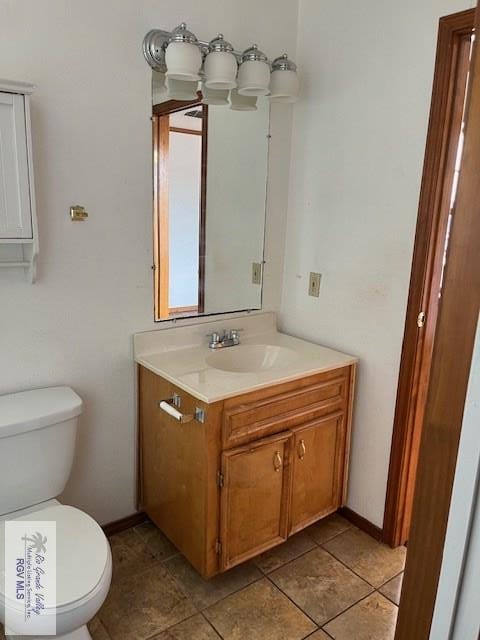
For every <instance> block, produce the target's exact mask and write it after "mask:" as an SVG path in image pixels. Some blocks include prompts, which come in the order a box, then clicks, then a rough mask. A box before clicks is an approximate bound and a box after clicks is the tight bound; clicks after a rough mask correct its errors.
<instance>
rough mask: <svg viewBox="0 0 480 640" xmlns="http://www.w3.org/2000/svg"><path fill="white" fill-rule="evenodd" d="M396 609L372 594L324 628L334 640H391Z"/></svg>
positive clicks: (379, 596)
mask: <svg viewBox="0 0 480 640" xmlns="http://www.w3.org/2000/svg"><path fill="white" fill-rule="evenodd" d="M397 612H398V609H397V607H396V606H395V605H394V604H392V603H391V602H390V600H387V599H386V598H384V597H383V596H382V595H381V594H380V593H373V594H372V595H371V596H368V598H365V600H362V601H361V602H359V603H358V604H356V605H355V606H354V607H352V608H351V609H349V610H348V611H345V613H342V615H340V616H338V618H335V620H332V622H330V623H329V624H327V625H326V626H325V630H326V631H327V633H329V634H330V635H331V636H332V638H334V639H335V640H393V637H394V635H395V625H396V622H397Z"/></svg>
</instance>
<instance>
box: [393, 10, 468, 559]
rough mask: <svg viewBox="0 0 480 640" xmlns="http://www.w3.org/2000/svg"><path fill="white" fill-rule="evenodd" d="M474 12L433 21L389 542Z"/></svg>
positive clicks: (426, 362)
mask: <svg viewBox="0 0 480 640" xmlns="http://www.w3.org/2000/svg"><path fill="white" fill-rule="evenodd" d="M474 18H475V10H474V9H470V10H467V11H462V12H460V13H455V14H453V15H449V16H446V17H444V18H441V19H440V22H439V32H438V43H437V57H436V63H435V74H434V84H433V92H432V102H431V109H430V120H429V126H428V134H427V143H426V151H425V160H424V169H423V177H422V186H421V192H420V200H419V211H418V219H417V228H416V234H415V248H414V254H413V262H412V272H411V279H410V290H409V295H408V304H407V313H406V321H405V331H404V338H403V346H402V356H401V364H400V373H399V382H398V389H397V401H396V408H395V418H394V427H393V436H392V447H391V453H390V468H389V475H388V483H387V495H386V501H385V515H384V522H383V541H384V542H386V543H387V544H389V545H391V546H392V547H396V546H398V545H401V544H405V542H406V541H407V539H408V530H409V525H410V518H411V508H412V502H413V490H414V486H415V475H416V469H417V463H418V449H419V444H420V437H421V429H422V423H423V414H424V410H425V403H426V392H427V388H428V381H429V372H430V369H431V358H432V350H433V342H434V337H435V330H436V326H437V315H438V297H437V300H435V299H434V296H436V295H437V294H436V290H435V289H434V288H433V287H432V286H431V285H432V282H434V281H438V279H439V275H440V273H441V268H442V265H441V258H442V255H439V243H440V241H441V240H444V238H445V229H446V221H447V219H448V210H449V203H448V199H449V196H450V193H451V187H452V184H451V183H452V178H453V165H454V163H455V155H456V146H455V147H452V136H453V134H454V132H455V131H457V130H458V131H459V130H460V127H461V122H462V116H463V105H464V97H465V92H464V89H463V91H462V89H461V88H459V87H458V79H459V77H460V76H462V74H463V77H464V76H465V75H466V72H467V69H468V57H467V58H466V55H465V47H464V45H463V43H464V42H465V39H466V37H467V36H469V35H471V33H472V31H473V27H474ZM442 254H443V252H442ZM420 311H426V323H425V325H424V326H423V327H421V328H419V327H418V325H417V320H418V316H419V313H420Z"/></svg>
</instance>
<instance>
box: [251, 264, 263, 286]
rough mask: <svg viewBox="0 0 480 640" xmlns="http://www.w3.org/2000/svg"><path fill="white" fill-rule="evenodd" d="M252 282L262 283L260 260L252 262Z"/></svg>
mask: <svg viewBox="0 0 480 640" xmlns="http://www.w3.org/2000/svg"><path fill="white" fill-rule="evenodd" d="M252 284H262V264H261V262H253V263H252Z"/></svg>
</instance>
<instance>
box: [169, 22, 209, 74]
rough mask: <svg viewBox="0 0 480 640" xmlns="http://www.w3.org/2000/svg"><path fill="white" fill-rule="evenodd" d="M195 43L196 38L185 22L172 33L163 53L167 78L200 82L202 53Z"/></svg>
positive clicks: (196, 41)
mask: <svg viewBox="0 0 480 640" xmlns="http://www.w3.org/2000/svg"><path fill="white" fill-rule="evenodd" d="M197 43H198V40H197V38H196V36H195V35H194V34H193V33H192V32H191V31H189V30H188V29H187V25H186V23H185V22H182V24H181V25H180V26H179V27H177V28H176V29H174V30H173V31H172V33H171V34H170V37H169V38H168V47H167V49H166V51H165V64H166V65H167V72H166V76H167V78H172V79H173V80H186V81H195V80H197V81H198V80H200V68H201V66H202V52H201V50H200V49H199V48H198V46H197Z"/></svg>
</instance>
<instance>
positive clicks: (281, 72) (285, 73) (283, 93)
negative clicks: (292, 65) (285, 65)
mask: <svg viewBox="0 0 480 640" xmlns="http://www.w3.org/2000/svg"><path fill="white" fill-rule="evenodd" d="M299 89H300V83H299V81H298V76H297V72H296V71H289V70H287V69H278V70H277V71H272V74H271V77H270V96H269V98H270V101H271V102H284V103H289V102H296V101H297V100H298V92H299Z"/></svg>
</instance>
